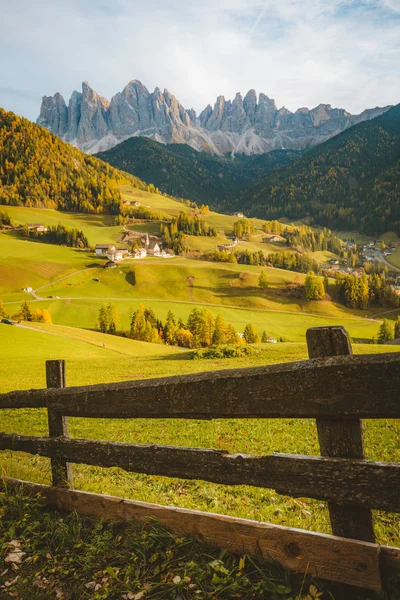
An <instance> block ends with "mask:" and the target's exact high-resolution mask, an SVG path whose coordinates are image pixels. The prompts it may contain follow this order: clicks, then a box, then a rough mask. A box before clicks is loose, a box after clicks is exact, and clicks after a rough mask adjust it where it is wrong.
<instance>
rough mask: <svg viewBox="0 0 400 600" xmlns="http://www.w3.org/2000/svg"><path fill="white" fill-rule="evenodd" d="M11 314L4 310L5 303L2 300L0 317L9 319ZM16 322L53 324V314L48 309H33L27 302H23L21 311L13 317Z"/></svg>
mask: <svg viewBox="0 0 400 600" xmlns="http://www.w3.org/2000/svg"><path fill="white" fill-rule="evenodd" d="M8 316H9V314H8V313H7V312H6V310H5V308H4V304H3V302H2V301H1V300H0V317H8ZM11 319H13V320H14V321H30V322H36V323H52V320H51V314H50V312H49V311H48V310H47V309H46V308H35V309H32V308H31V307H30V306H29V304H28V303H27V302H26V301H25V302H22V304H21V306H20V308H19V310H18V311H17V312H16V313H14V314H13V315H11Z"/></svg>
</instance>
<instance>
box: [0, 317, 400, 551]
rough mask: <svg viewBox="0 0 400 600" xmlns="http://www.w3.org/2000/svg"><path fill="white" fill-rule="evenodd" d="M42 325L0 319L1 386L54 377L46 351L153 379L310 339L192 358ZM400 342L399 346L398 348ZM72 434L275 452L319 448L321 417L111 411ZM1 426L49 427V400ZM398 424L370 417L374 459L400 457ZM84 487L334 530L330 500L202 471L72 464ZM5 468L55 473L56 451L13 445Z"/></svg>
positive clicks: (82, 370)
mask: <svg viewBox="0 0 400 600" xmlns="http://www.w3.org/2000/svg"><path fill="white" fill-rule="evenodd" d="M33 327H35V328H37V329H35V330H31V329H23V328H22V327H18V326H14V327H10V326H7V325H0V342H1V343H0V382H1V383H0V386H1V387H0V391H1V392H7V391H9V390H12V389H27V388H32V387H33V388H40V387H45V360H47V359H56V358H58V359H59V358H63V359H65V360H66V366H67V385H82V384H93V383H102V382H111V381H121V380H122V381H127V380H132V379H147V378H150V377H162V376H169V375H172V374H174V375H176V374H186V373H195V372H199V371H204V370H207V371H209V370H215V369H226V368H240V367H249V366H256V365H265V364H271V363H277V362H286V361H293V360H301V359H305V358H307V349H306V345H305V344H304V343H303V344H300V343H298V344H289V343H286V344H283V343H282V344H277V345H272V344H265V345H263V344H262V345H260V346H258V347H257V348H256V349H258V353H256V354H254V355H252V356H247V357H245V358H240V359H239V358H236V359H225V360H215V361H214V360H192V359H190V352H187V351H179V350H177V349H176V348H164V347H161V346H158V345H152V344H146V343H143V342H134V341H132V340H126V339H125V340H121V339H118V338H113V337H111V336H108V335H105V334H99V333H94V332H87V331H80V330H78V329H76V328H72V327H71V328H70V327H59V326H54V325H53V326H51V325H46V326H44V325H36V324H34V325H33ZM387 350H388V347H384V346H375V345H373V346H371V345H361V344H360V345H359V344H355V345H354V351H355V352H356V353H366V352H367V353H370V352H371V351H372V352H384V351H387ZM390 350H391V351H392V350H397V348H390ZM69 422H70V435H71V437H77V438H89V439H101V440H110V441H119V442H131V443H142V444H146V443H158V444H167V445H168V444H170V445H178V446H190V447H201V448H215V449H225V450H227V451H229V452H231V453H234V452H245V453H251V454H265V453H271V452H284V453H285V452H286V453H304V454H318V453H319V450H318V442H317V436H316V428H315V423H314V421H313V420H307V419H298V420H295V419H288V420H277V419H271V420H262V419H249V420H235V419H227V420H224V419H215V420H213V421H210V422H203V421H194V420H193V421H192V420H190V421H184V420H180V419H172V420H164V419H155V420H151V421H150V420H145V419H129V420H118V419H116V420H111V419H77V418H71V419H70V420H69ZM2 429H3V430H4V431H6V432H17V433H20V434H25V435H46V434H47V416H46V412H45V411H44V410H33V409H22V410H20V411H12V410H4V411H2ZM398 436H399V428H398V425H397V424H396V423H395V422H391V421H367V422H366V423H365V441H366V444H365V445H366V455H367V457H368V458H370V459H375V460H385V461H398V460H400V450H399V444H398ZM73 470H74V478H75V485H76V487H77V488H79V489H83V490H88V491H94V492H99V493H107V494H114V495H117V496H125V497H130V498H135V499H137V500H143V501H150V502H156V503H161V504H168V505H175V506H181V507H187V508H197V509H201V510H206V511H212V512H219V513H224V514H231V515H237V516H241V517H246V518H252V519H258V520H264V521H271V522H274V523H277V524H282V525H288V526H294V527H300V528H304V529H314V530H317V531H321V532H329V531H330V526H329V517H328V513H327V509H326V505H325V504H324V503H322V502H317V501H313V500H308V499H293V498H288V497H285V496H280V495H278V494H276V493H275V491H273V490H263V489H256V488H252V487H248V486H234V487H228V486H222V485H216V484H211V483H206V482H203V481H187V480H178V479H170V478H166V477H150V476H146V475H140V474H133V473H125V472H124V471H123V470H122V469H119V468H110V469H102V468H98V467H89V466H85V465H75V466H74V467H73ZM1 471H2V474H3V475H7V476H12V477H20V478H22V479H28V480H31V481H37V482H40V483H49V481H50V479H49V477H50V471H49V462H48V460H47V459H42V458H40V457H35V456H28V455H24V454H23V453H12V452H11V451H4V452H3V453H2V455H1ZM375 519H376V530H377V535H378V541H379V542H381V543H387V544H395V543H396V540H398V537H399V535H400V520H399V517H398V516H397V517H396V516H390V515H387V514H383V513H382V514H381V513H376V515H375Z"/></svg>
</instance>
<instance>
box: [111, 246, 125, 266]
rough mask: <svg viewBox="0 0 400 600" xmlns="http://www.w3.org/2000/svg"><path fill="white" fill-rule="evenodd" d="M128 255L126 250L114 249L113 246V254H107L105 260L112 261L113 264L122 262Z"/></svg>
mask: <svg viewBox="0 0 400 600" xmlns="http://www.w3.org/2000/svg"><path fill="white" fill-rule="evenodd" d="M128 254H129V250H128V248H115V246H114V251H113V252H107V255H106V256H107V258H108V259H109V260H112V261H113V262H119V261H121V260H124V258H126V257H127V256H128Z"/></svg>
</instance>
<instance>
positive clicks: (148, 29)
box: [0, 0, 400, 120]
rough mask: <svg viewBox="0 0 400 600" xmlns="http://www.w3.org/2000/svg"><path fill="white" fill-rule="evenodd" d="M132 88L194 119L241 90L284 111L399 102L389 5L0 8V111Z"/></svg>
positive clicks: (189, 3) (246, 0) (390, 1)
mask: <svg viewBox="0 0 400 600" xmlns="http://www.w3.org/2000/svg"><path fill="white" fill-rule="evenodd" d="M132 79H139V80H140V81H142V83H144V85H146V87H147V88H148V89H149V90H150V91H153V89H154V88H155V87H157V86H158V87H160V88H161V89H162V90H163V89H164V88H167V89H168V90H169V91H170V92H171V93H173V94H174V95H175V96H176V97H177V98H178V100H179V101H180V102H181V103H182V104H183V105H184V106H185V108H191V107H193V108H194V109H195V110H196V111H197V112H200V111H201V110H202V109H203V108H204V107H205V106H206V105H207V104H209V103H210V104H211V105H213V104H214V102H215V99H216V97H217V96H219V95H224V96H225V98H226V99H229V98H233V97H234V96H235V94H236V92H241V93H242V94H243V95H244V94H246V92H247V91H248V90H249V89H255V90H256V91H257V93H259V92H263V93H265V94H267V95H268V96H269V97H270V98H274V99H275V100H276V103H277V105H278V107H281V106H286V107H287V108H289V109H290V110H296V109H297V108H299V107H302V106H308V107H309V108H312V107H314V106H316V105H318V104H320V103H326V104H331V105H332V106H337V107H340V108H346V109H347V110H349V111H350V112H353V113H358V112H361V111H362V110H363V109H365V108H372V107H374V106H385V105H388V104H397V103H399V102H400V0H355V1H351V0H350V1H343V0H201V1H197V0H196V1H193V0H147V1H144V0H140V1H139V0H68V2H66V1H65V0H37V1H36V2H32V0H13V1H12V2H10V0H0V106H2V107H3V108H5V109H7V110H12V111H14V112H16V113H17V114H19V115H22V116H25V117H28V118H29V119H32V120H35V119H36V117H37V116H38V114H39V110H40V103H41V98H42V96H44V95H47V96H49V95H53V94H54V93H55V92H57V91H58V92H60V93H61V94H62V95H63V96H64V98H65V100H66V101H67V102H68V99H69V98H70V96H71V93H72V91H73V90H74V89H77V90H80V89H81V82H82V81H84V80H87V81H88V82H89V84H90V85H91V87H92V88H93V89H94V90H96V91H97V92H98V93H99V94H100V95H102V96H105V97H106V98H108V99H110V98H111V97H112V96H113V95H114V94H115V93H117V92H119V91H121V90H122V89H123V88H124V87H125V85H126V84H127V83H128V82H129V81H130V80H132Z"/></svg>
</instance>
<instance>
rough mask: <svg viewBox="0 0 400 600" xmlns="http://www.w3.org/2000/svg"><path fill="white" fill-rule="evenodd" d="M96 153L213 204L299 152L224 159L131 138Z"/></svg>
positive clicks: (176, 193)
mask: <svg viewBox="0 0 400 600" xmlns="http://www.w3.org/2000/svg"><path fill="white" fill-rule="evenodd" d="M96 156H98V157H99V158H101V159H102V160H105V161H106V162H109V163H110V164H111V165H113V166H114V167H117V168H118V169H122V170H124V171H127V172H128V173H132V174H134V175H137V176H138V177H140V178H141V179H144V180H145V181H151V183H153V184H154V185H155V186H157V188H159V189H160V190H161V191H163V192H167V193H168V194H171V195H173V196H178V197H181V198H190V199H191V200H195V201H196V202H204V203H207V204H210V205H211V206H216V205H218V204H220V203H221V202H222V201H224V200H225V199H228V198H230V197H232V196H236V195H237V194H238V192H239V190H240V189H241V188H243V187H244V186H246V185H248V184H249V183H250V182H252V181H254V180H256V179H259V178H260V177H262V176H264V175H266V174H267V173H270V172H271V171H273V170H275V169H278V168H280V167H282V166H284V165H287V164H289V163H291V162H292V161H293V160H294V159H295V158H297V157H298V156H299V152H298V151H295V150H275V151H273V152H269V153H267V154H262V155H258V156H249V157H247V156H244V155H238V156H236V157H235V158H224V157H218V156H214V155H211V154H208V153H206V152H196V150H193V148H191V147H190V146H187V145H186V144H169V145H164V144H160V143H158V142H154V141H153V140H150V139H148V138H144V137H134V138H130V139H128V140H126V141H125V142H122V143H121V144H118V145H117V146H115V147H114V148H112V149H111V150H107V151H106V152H101V153H99V154H97V155H96Z"/></svg>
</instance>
